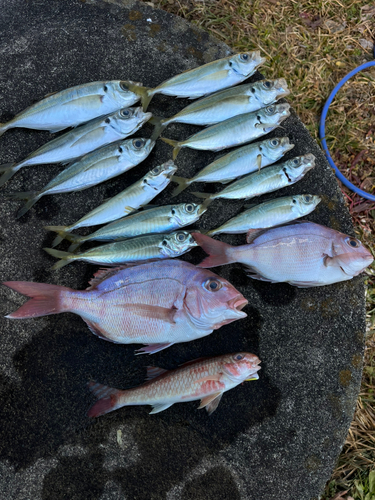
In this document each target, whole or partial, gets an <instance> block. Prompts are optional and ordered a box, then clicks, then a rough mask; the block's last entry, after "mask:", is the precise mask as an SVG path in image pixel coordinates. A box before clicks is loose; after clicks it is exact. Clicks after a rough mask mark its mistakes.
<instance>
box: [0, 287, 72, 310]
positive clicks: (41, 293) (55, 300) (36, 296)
mask: <svg viewBox="0 0 375 500" xmlns="http://www.w3.org/2000/svg"><path fill="white" fill-rule="evenodd" d="M3 285H5V286H7V287H9V288H11V289H12V290H16V292H19V293H22V294H23V295H26V296H27V297H31V300H29V301H28V302H26V303H25V304H23V305H22V306H21V307H20V308H19V309H17V311H15V312H13V313H11V314H8V315H7V316H5V317H6V318H10V319H20V318H38V317H39V316H48V315H50V314H58V313H60V312H63V310H64V309H63V308H62V306H61V304H60V302H61V301H60V295H61V292H62V291H71V292H73V291H74V290H72V289H71V288H66V287H65V286H58V285H49V284H47V283H33V282H31V281H5V282H4V283H3Z"/></svg>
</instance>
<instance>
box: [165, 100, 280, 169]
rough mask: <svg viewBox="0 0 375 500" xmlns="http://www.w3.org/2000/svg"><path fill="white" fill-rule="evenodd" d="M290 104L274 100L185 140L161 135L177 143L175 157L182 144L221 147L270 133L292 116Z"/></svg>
mask: <svg viewBox="0 0 375 500" xmlns="http://www.w3.org/2000/svg"><path fill="white" fill-rule="evenodd" d="M289 108H290V105H289V104H287V103H282V104H272V105H271V106H267V107H265V108H262V109H259V110H258V111H253V112H251V113H244V114H242V115H237V116H234V117H233V118H228V120H224V121H223V122H220V123H216V125H212V126H211V127H208V128H206V129H204V130H201V131H200V132H197V133H196V134H194V135H192V136H191V137H189V138H188V139H186V140H184V141H175V140H172V139H167V138H166V137H161V140H162V141H164V142H166V143H167V144H169V145H170V146H173V159H174V160H175V159H176V157H177V155H178V153H179V151H180V150H181V148H192V149H199V150H209V151H221V150H222V149H226V148H232V147H234V146H238V145H240V144H244V143H246V142H250V141H253V140H255V139H257V138H258V137H261V136H262V135H265V134H268V132H271V131H272V130H274V129H275V128H276V127H278V126H279V125H280V123H282V122H283V121H284V120H286V118H288V116H289V115H290V111H289Z"/></svg>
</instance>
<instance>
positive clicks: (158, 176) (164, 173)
mask: <svg viewBox="0 0 375 500" xmlns="http://www.w3.org/2000/svg"><path fill="white" fill-rule="evenodd" d="M176 170H177V167H176V165H175V164H174V162H173V160H168V161H167V162H165V163H163V164H162V165H158V166H157V167H154V168H153V169H152V170H150V171H149V172H148V173H147V174H146V175H145V176H144V177H143V181H142V182H143V184H145V185H147V186H149V187H151V188H153V189H155V191H159V190H160V189H164V188H165V187H166V186H167V185H168V184H169V183H170V181H171V177H172V175H173V174H174V173H175V172H176Z"/></svg>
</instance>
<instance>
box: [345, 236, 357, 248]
mask: <svg viewBox="0 0 375 500" xmlns="http://www.w3.org/2000/svg"><path fill="white" fill-rule="evenodd" d="M346 242H347V244H348V245H350V246H351V247H352V248H358V247H360V246H361V242H360V241H359V240H357V239H356V238H347V239H346Z"/></svg>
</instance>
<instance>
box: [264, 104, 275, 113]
mask: <svg viewBox="0 0 375 500" xmlns="http://www.w3.org/2000/svg"><path fill="white" fill-rule="evenodd" d="M275 111H276V108H275V106H268V107H267V108H266V112H267V113H268V114H269V115H273V114H274V113H275Z"/></svg>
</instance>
